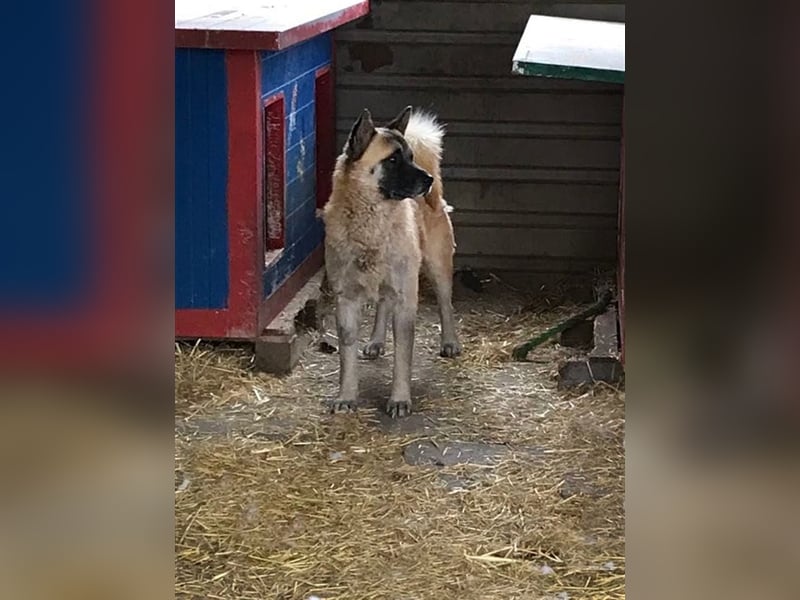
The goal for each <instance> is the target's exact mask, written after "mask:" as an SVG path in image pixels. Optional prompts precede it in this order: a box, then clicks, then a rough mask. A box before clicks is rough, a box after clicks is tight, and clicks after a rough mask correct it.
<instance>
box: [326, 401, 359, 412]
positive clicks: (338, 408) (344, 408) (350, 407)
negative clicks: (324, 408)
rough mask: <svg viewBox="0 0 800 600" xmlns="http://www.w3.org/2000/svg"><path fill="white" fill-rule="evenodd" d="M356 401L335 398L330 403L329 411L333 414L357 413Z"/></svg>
mask: <svg viewBox="0 0 800 600" xmlns="http://www.w3.org/2000/svg"><path fill="white" fill-rule="evenodd" d="M355 410H356V401H355V400H346V399H344V398H334V399H332V400H329V401H328V411H329V412H330V413H331V414H334V413H341V412H355Z"/></svg>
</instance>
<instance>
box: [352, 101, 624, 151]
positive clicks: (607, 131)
mask: <svg viewBox="0 0 800 600" xmlns="http://www.w3.org/2000/svg"><path fill="white" fill-rule="evenodd" d="M379 108H380V107H379ZM372 116H373V119H374V120H375V122H376V123H388V122H389V121H390V120H391V119H392V118H393V117H394V116H395V115H392V114H389V113H387V114H375V113H373V115H372ZM355 118H356V117H355V116H353V117H350V118H339V119H337V120H336V130H337V132H338V133H340V134H347V133H348V132H349V131H350V128H351V127H352V125H353V123H354V121H355ZM443 125H444V127H445V131H446V133H445V142H444V143H445V148H446V147H447V146H448V145H449V143H450V140H451V139H452V140H456V139H458V140H459V142H458V143H464V142H463V139H461V138H469V137H481V136H491V137H493V138H495V139H499V138H514V139H517V138H529V137H533V138H550V139H566V140H615V141H619V139H620V136H621V133H622V128H621V126H620V125H595V124H593V123H588V124H587V123H539V122H535V121H534V122H529V123H520V122H514V121H512V122H504V121H493V122H491V123H488V122H485V121H447V122H444V123H443Z"/></svg>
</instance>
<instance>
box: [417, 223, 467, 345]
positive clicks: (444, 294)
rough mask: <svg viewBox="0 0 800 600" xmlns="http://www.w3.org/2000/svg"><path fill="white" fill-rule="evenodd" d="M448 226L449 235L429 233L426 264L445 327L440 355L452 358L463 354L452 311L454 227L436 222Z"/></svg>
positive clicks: (443, 327)
mask: <svg viewBox="0 0 800 600" xmlns="http://www.w3.org/2000/svg"><path fill="white" fill-rule="evenodd" d="M436 226H437V227H446V234H444V235H440V236H434V235H429V236H428V241H427V246H426V249H425V250H426V251H425V257H424V263H425V271H426V274H427V276H428V278H429V279H430V280H431V283H432V284H433V289H434V291H435V292H436V301H437V303H438V305H439V319H440V322H441V327H442V334H441V346H440V350H439V354H440V355H441V356H445V357H447V358H453V357H456V356H458V355H459V354H461V344H460V343H459V341H458V335H457V334H456V320H455V315H454V313H453V253H454V247H455V244H454V242H453V229H452V226H451V225H450V223H449V222H446V223H437V225H436Z"/></svg>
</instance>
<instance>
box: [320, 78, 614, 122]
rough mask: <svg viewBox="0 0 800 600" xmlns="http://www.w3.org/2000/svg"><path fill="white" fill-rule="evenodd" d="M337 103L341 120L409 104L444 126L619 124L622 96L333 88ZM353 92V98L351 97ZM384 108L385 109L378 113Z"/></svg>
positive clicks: (382, 112)
mask: <svg viewBox="0 0 800 600" xmlns="http://www.w3.org/2000/svg"><path fill="white" fill-rule="evenodd" d="M336 91H337V93H336V103H337V110H338V111H339V114H340V115H341V116H350V117H352V116H355V115H357V114H358V113H359V112H361V111H362V110H363V109H364V107H368V108H369V109H370V110H375V112H376V113H377V112H379V113H381V114H384V113H388V114H392V113H395V114H396V113H398V112H399V111H400V110H401V109H402V108H403V107H404V106H406V105H408V104H411V105H414V106H419V107H423V108H427V109H429V110H432V111H433V112H434V113H436V114H437V115H439V116H440V117H441V119H442V120H443V121H451V120H476V121H477V120H482V121H487V122H488V121H494V120H499V121H506V122H508V121H522V122H526V121H531V120H536V121H539V122H550V123H556V122H558V123H560V122H564V121H570V122H574V123H596V124H618V123H620V122H621V119H622V96H621V95H616V94H572V93H558V92H550V93H545V94H537V93H524V92H519V93H515V94H507V93H503V92H499V91H494V90H487V91H473V90H459V89H458V88H455V89H449V90H446V89H440V88H433V89H431V88H427V89H426V88H406V89H404V90H403V92H402V93H398V92H397V91H395V90H388V89H386V90H384V89H371V88H367V89H365V88H350V87H347V86H346V85H339V86H338V87H337V90H336ZM356 92H357V93H356ZM378 107H385V108H378Z"/></svg>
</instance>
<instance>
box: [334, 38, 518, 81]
mask: <svg viewBox="0 0 800 600" xmlns="http://www.w3.org/2000/svg"><path fill="white" fill-rule="evenodd" d="M514 48H515V46H514V44H502V45H485V46H481V47H479V48H478V47H476V46H474V45H470V44H464V43H458V44H415V43H389V42H385V41H359V42H338V43H337V44H336V62H337V65H338V66H339V68H340V69H341V70H342V71H343V72H345V73H374V74H379V75H387V74H392V75H445V76H449V77H453V76H466V77H469V76H482V77H493V76H497V75H498V74H500V75H502V74H505V73H506V72H507V71H508V65H509V64H510V61H511V57H512V56H513V54H514Z"/></svg>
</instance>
